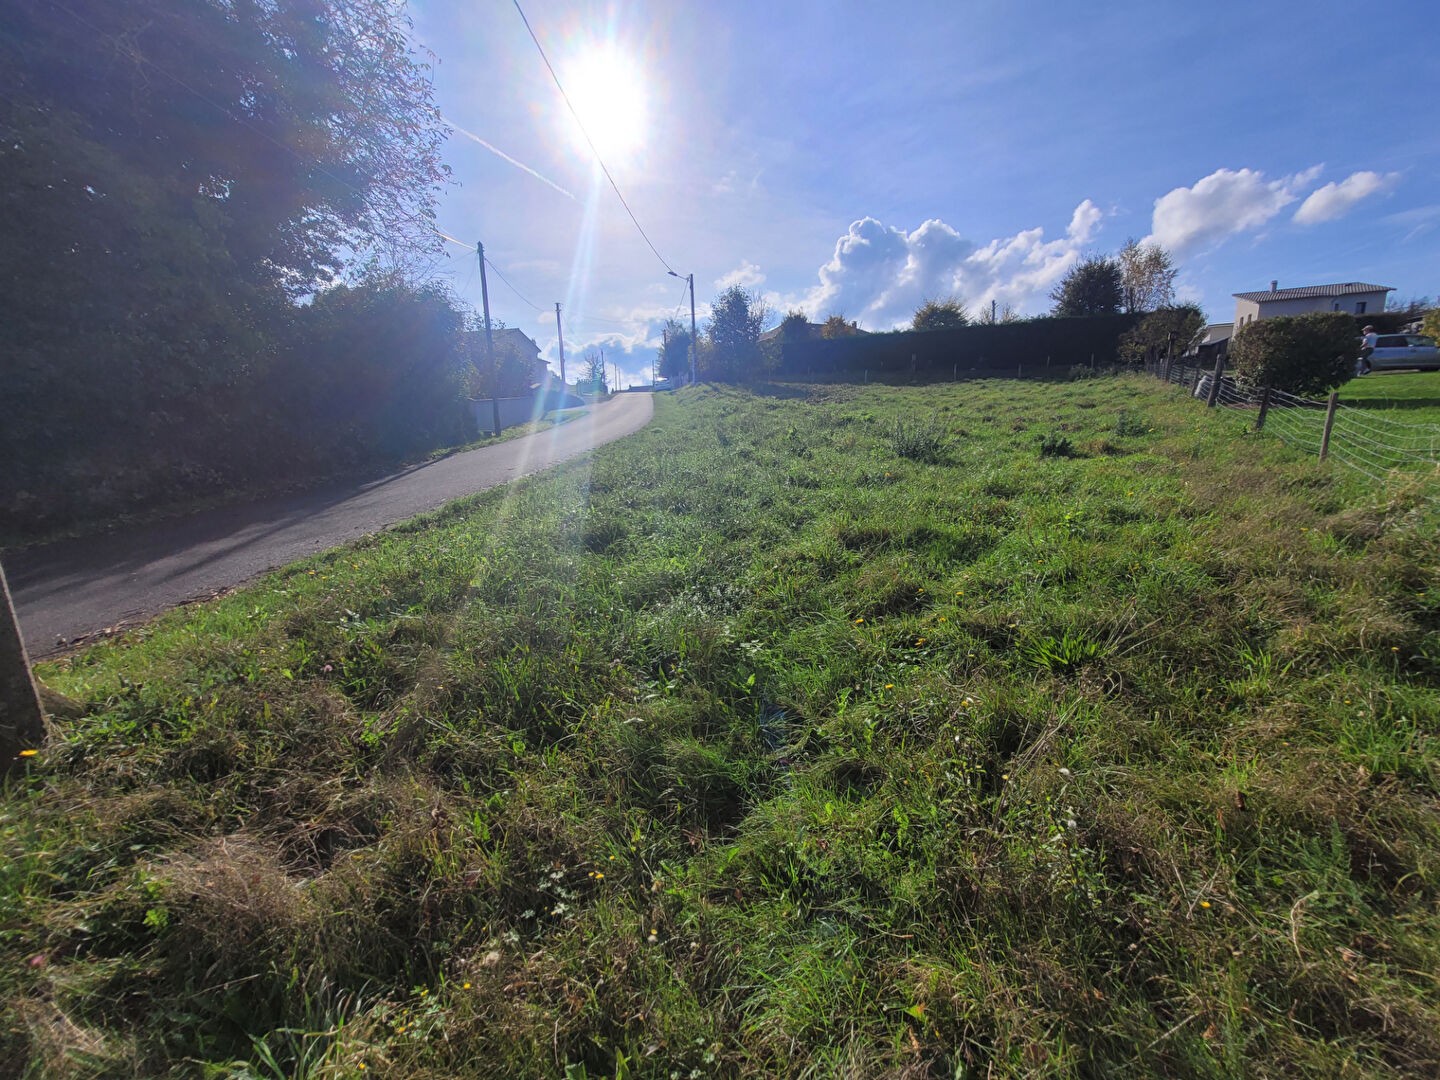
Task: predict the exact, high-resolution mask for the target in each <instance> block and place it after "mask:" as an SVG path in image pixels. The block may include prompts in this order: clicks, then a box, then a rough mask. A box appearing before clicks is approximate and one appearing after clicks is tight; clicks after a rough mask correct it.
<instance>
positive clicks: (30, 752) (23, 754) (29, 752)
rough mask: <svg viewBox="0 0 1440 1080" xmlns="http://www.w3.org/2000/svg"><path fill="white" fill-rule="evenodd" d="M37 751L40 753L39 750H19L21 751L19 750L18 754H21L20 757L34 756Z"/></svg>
mask: <svg viewBox="0 0 1440 1080" xmlns="http://www.w3.org/2000/svg"><path fill="white" fill-rule="evenodd" d="M38 753H40V751H39V750H21V751H20V756H21V757H34V756H35V755H36V754H38Z"/></svg>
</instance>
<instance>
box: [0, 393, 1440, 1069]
mask: <svg viewBox="0 0 1440 1080" xmlns="http://www.w3.org/2000/svg"><path fill="white" fill-rule="evenodd" d="M656 408H657V416H656V420H655V422H654V423H653V424H652V425H651V426H650V427H649V428H647V429H646V430H645V431H643V432H641V433H640V434H639V435H637V436H635V437H633V438H631V439H627V440H625V441H623V442H621V443H617V444H614V445H612V446H610V447H606V448H604V449H603V450H601V451H600V452H598V453H596V454H595V455H593V457H591V458H587V459H584V460H582V461H579V462H576V463H574V464H572V465H569V466H567V467H564V468H562V469H560V470H558V471H557V472H555V473H552V474H550V475H548V476H546V477H542V478H537V479H533V480H530V481H526V482H522V483H520V484H518V485H515V486H513V487H512V488H510V489H507V490H504V491H496V492H491V493H487V494H485V495H482V496H479V497H476V498H474V499H471V500H467V501H466V502H464V503H461V504H457V505H455V506H453V507H451V508H449V509H447V510H445V511H443V512H441V513H438V514H435V515H431V516H429V517H427V518H423V519H418V520H417V521H415V522H414V523H412V524H411V525H410V526H408V527H406V528H404V529H402V530H397V531H395V532H391V533H386V534H384V535H381V536H378V537H375V538H371V539H370V540H367V541H365V542H363V543H361V544H358V545H356V546H354V547H351V548H345V549H340V550H337V551H334V552H331V553H328V554H326V555H323V556H320V557H318V558H316V559H314V560H312V561H310V562H307V563H303V564H299V565H297V566H295V567H291V568H289V569H287V570H285V571H282V572H280V573H278V574H275V575H272V576H271V577H270V578H268V579H266V580H265V581H264V582H262V583H261V584H260V585H258V586H256V587H255V588H252V589H250V590H247V591H245V592H243V593H239V594H236V595H234V596H231V597H228V598H226V599H224V600H221V601H218V602H216V603H214V604H211V605H207V606H205V607H203V608H199V609H191V610H188V611H186V612H183V613H175V614H173V615H171V616H169V617H166V618H165V619H162V620H161V621H160V622H158V623H157V624H155V625H154V626H153V627H152V628H151V629H149V630H147V631H145V632H144V633H141V634H138V635H135V636H132V637H131V638H129V639H126V640H121V641H116V642H110V643H106V644H103V645H100V646H97V647H96V648H94V649H92V650H90V651H88V652H86V653H84V654H81V655H79V656H77V657H74V658H72V659H70V660H68V661H65V662H63V663H60V664H55V665H50V666H47V667H45V668H44V669H43V670H42V674H43V676H44V678H45V679H46V681H47V682H48V683H50V684H51V685H52V686H54V687H55V688H56V689H58V690H61V691H63V692H64V693H66V694H68V695H70V697H72V698H73V699H74V700H75V701H76V702H77V703H78V704H77V710H76V711H77V717H76V718H75V719H73V720H71V721H68V722H66V723H64V724H63V725H61V727H60V728H59V730H58V731H57V734H56V737H55V739H54V740H53V742H52V743H51V745H50V746H49V747H48V748H47V749H46V751H45V752H44V753H43V754H42V755H41V756H40V757H38V758H36V759H34V764H33V766H32V768H31V770H30V772H29V774H28V776H27V777H26V778H24V779H23V780H22V781H21V782H20V783H18V784H17V785H16V786H15V787H14V788H13V789H12V790H11V791H10V793H9V794H8V796H7V799H6V802H5V804H4V808H3V816H0V843H3V853H4V860H3V864H0V866H3V869H0V996H3V1000H4V1002H5V1005H4V1009H5V1012H4V1021H3V1026H0V1061H8V1062H13V1063H28V1068H29V1070H30V1072H31V1073H32V1074H33V1075H45V1076H52V1075H117V1074H134V1073H139V1074H144V1075H155V1074H162V1073H166V1072H174V1073H177V1074H186V1075H204V1074H207V1073H208V1074H210V1075H234V1076H251V1075H253V1076H275V1075H283V1076H313V1077H322V1076H323V1077H329V1076H359V1075H362V1074H364V1075H382V1074H383V1075H386V1076H413V1077H422V1076H423V1077H441V1076H456V1075H466V1076H472V1075H473V1076H495V1077H505V1076H557V1077H558V1076H566V1077H575V1076H590V1077H597V1076H629V1077H638V1076H646V1077H648V1076H655V1077H676V1076H679V1077H698V1076H712V1075H714V1076H755V1077H761V1076H776V1075H789V1076H800V1075H808V1076H836V1075H856V1076H864V1075H897V1076H899V1075H904V1076H944V1077H955V1076H1034V1075H1049V1076H1107V1077H1110V1076H1125V1075H1136V1076H1148V1075H1167V1076H1217V1077H1219V1076H1225V1077H1241V1076H1244V1077H1250V1076H1297V1075H1309V1076H1317V1077H1318V1076H1324V1077H1334V1076H1415V1077H1420V1076H1433V1075H1435V1073H1436V1071H1437V1069H1440V1004H1437V1002H1440V997H1437V995H1436V992H1435V991H1436V987H1435V975H1434V973H1435V972H1436V971H1437V970H1440V909H1437V900H1440V891H1437V884H1440V849H1437V840H1440V817H1437V814H1436V798H1437V785H1440V754H1437V745H1436V741H1435V739H1436V733H1437V729H1440V705H1437V686H1440V585H1437V575H1436V567H1437V565H1440V530H1437V525H1440V521H1437V515H1436V510H1435V503H1434V502H1432V501H1431V500H1430V499H1429V498H1428V497H1427V495H1428V493H1427V492H1425V491H1423V490H1422V489H1421V488H1420V487H1419V486H1417V484H1418V482H1416V481H1409V482H1407V484H1408V486H1403V487H1398V488H1395V487H1392V488H1388V489H1386V488H1382V487H1379V486H1366V485H1367V483H1368V482H1365V481H1364V478H1363V477H1359V476H1357V474H1354V473H1350V472H1346V471H1343V470H1335V469H1332V468H1328V467H1326V466H1324V465H1319V464H1317V463H1315V462H1313V461H1310V460H1305V459H1302V458H1301V457H1299V456H1298V455H1296V454H1294V453H1293V452H1292V451H1289V450H1287V449H1286V448H1285V447H1283V446H1282V445H1280V444H1278V443H1277V442H1276V441H1275V440H1273V439H1270V438H1267V437H1264V436H1252V435H1247V434H1245V431H1244V429H1245V426H1246V424H1247V423H1248V422H1249V420H1250V419H1251V418H1250V417H1248V416H1238V415H1236V414H1232V413H1228V412H1226V411H1224V410H1214V411H1206V410H1204V409H1203V408H1201V407H1199V406H1198V405H1197V404H1196V403H1194V402H1192V401H1190V400H1188V399H1186V398H1185V397H1183V396H1182V395H1179V394H1176V393H1174V392H1173V390H1172V389H1171V388H1167V387H1164V386H1162V385H1160V384H1157V383H1155V382H1154V381H1153V380H1148V379H1143V378H1128V379H1115V380H1109V379H1106V380H1089V381H1085V382H1080V383H1074V384H1065V385H1047V384H1037V383H1012V382H989V383H983V382H982V383H965V384H958V385H951V386H941V387H923V388H903V389H900V388H887V387H878V386H875V387H865V388H860V387H826V388H823V389H814V390H810V391H807V390H805V389H804V388H783V389H780V390H777V391H775V392H774V393H771V394H768V395H756V394H750V393H746V392H741V391H730V390H713V389H703V390H699V391H687V392H684V393H683V394H681V395H678V396H676V397H671V396H666V397H663V398H660V399H659V400H657V402H656Z"/></svg>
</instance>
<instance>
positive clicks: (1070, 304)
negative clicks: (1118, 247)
mask: <svg viewBox="0 0 1440 1080" xmlns="http://www.w3.org/2000/svg"><path fill="white" fill-rule="evenodd" d="M1050 299H1051V300H1054V301H1055V307H1054V309H1053V314H1055V315H1059V316H1062V317H1065V316H1070V317H1073V316H1077V315H1114V314H1116V313H1117V312H1118V311H1119V310H1120V304H1121V302H1122V300H1123V292H1122V289H1121V277H1120V263H1119V262H1118V261H1117V260H1115V259H1109V258H1106V257H1105V256H1103V255H1091V256H1089V257H1088V258H1084V259H1081V260H1080V261H1079V262H1078V263H1076V264H1075V265H1074V266H1072V267H1071V268H1070V270H1069V272H1068V273H1066V275H1065V276H1064V277H1063V278H1061V279H1060V284H1058V285H1056V286H1055V288H1054V289H1053V290H1052V291H1051V293H1050Z"/></svg>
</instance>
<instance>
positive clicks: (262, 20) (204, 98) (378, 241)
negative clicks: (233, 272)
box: [0, 0, 448, 294]
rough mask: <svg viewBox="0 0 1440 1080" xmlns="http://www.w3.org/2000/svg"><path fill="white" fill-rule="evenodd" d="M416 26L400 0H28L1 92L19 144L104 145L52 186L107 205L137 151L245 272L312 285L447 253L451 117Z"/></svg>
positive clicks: (138, 168)
mask: <svg viewBox="0 0 1440 1080" xmlns="http://www.w3.org/2000/svg"><path fill="white" fill-rule="evenodd" d="M410 29H411V24H410V20H409V19H408V17H407V16H406V15H405V13H404V8H403V4H401V3H400V2H398V0H309V2H306V3H286V2H281V0H252V2H248V3H230V2H226V0H190V2H187V3H184V4H176V3H173V2H172V0H127V2H126V3H123V4H116V3H111V2H109V0H72V2H70V3H67V4H64V5H57V4H51V3H48V2H46V0H14V2H13V3H11V4H9V5H7V15H6V20H5V24H4V30H3V32H0V58H3V60H4V62H3V63H0V71H3V72H4V73H5V74H0V101H4V103H5V104H4V107H3V108H4V112H5V114H6V115H5V120H6V123H7V127H9V126H10V125H15V126H16V127H18V128H19V129H20V130H21V131H22V132H23V133H24V137H22V148H21V150H20V151H19V156H20V157H22V158H23V157H24V156H26V155H27V154H29V153H33V152H34V151H35V148H34V147H33V144H31V143H30V141H29V139H30V138H31V137H33V136H35V135H39V134H42V133H44V134H49V135H52V136H54V135H57V134H62V133H63V135H64V137H66V138H67V139H74V140H76V141H78V142H80V143H83V144H86V145H88V146H89V147H90V148H91V154H90V165H91V167H90V168H88V169H85V168H78V167H77V162H75V161H74V160H73V159H72V160H71V161H69V162H68V163H61V162H55V163H53V165H52V167H51V172H52V176H51V179H52V181H53V182H54V183H57V184H68V185H72V186H74V187H75V188H80V187H81V186H82V185H84V186H88V188H89V189H90V190H91V191H92V192H93V195H94V198H95V200H96V201H103V200H104V198H105V197H106V196H107V194H108V193H109V191H110V180H111V178H112V174H113V172H114V169H113V167H111V166H112V165H113V164H114V162H119V163H123V166H124V167H125V169H126V170H129V171H133V172H135V173H138V174H140V175H143V176H144V177H145V178H146V180H147V182H148V184H149V186H150V187H151V188H152V189H153V190H154V191H155V192H156V194H157V198H158V199H160V200H161V201H163V202H165V203H167V204H168V208H169V210H170V212H173V213H177V214H182V215H184V216H185V217H186V218H189V219H191V220H196V219H198V220H199V221H200V222H201V223H202V224H203V227H205V228H206V229H207V230H210V231H213V232H215V233H217V234H219V236H220V237H221V238H222V242H223V246H224V248H225V249H226V250H227V251H228V252H229V254H230V256H231V258H232V259H233V260H234V262H235V265H236V267H237V269H239V270H240V271H241V272H243V273H244V274H246V275H248V276H250V277H252V278H254V279H256V280H260V281H264V282H267V283H273V282H278V283H280V284H283V285H284V286H285V287H286V288H287V289H289V290H290V291H291V292H292V293H297V294H298V293H304V292H308V291H309V290H310V289H311V288H312V287H313V286H314V284H315V283H316V282H317V281H323V280H326V279H328V278H330V277H333V276H334V275H335V274H337V273H338V272H339V271H340V269H341V267H342V266H343V264H344V261H345V259H346V257H347V254H348V253H359V254H360V255H361V256H364V257H370V258H374V259H378V260H381V261H385V260H387V259H391V258H394V257H399V258H404V257H405V254H406V252H407V250H408V251H409V252H411V253H414V252H433V251H436V250H438V249H439V244H440V240H439V237H438V236H437V235H436V232H435V229H434V227H433V225H432V220H433V216H434V202H435V193H436V191H437V190H438V188H439V186H440V185H441V184H442V183H443V182H444V181H445V179H446V176H447V175H448V171H447V170H446V168H445V167H444V166H443V165H441V163H440V156H439V152H440V146H441V145H442V144H443V142H444V140H445V127H444V125H443V122H442V121H441V119H440V115H439V112H438V110H437V109H436V108H435V105H434V103H433V100H432V89H431V84H430V80H429V65H428V63H426V60H428V56H420V57H417V56H416V55H415V54H414V53H413V52H412V51H411V49H410V45H409V38H408V35H409V32H410ZM7 141H8V139H7ZM107 157H108V158H111V159H113V160H112V161H111V162H109V163H107V162H106V161H105V158H107ZM77 224H78V223H77ZM77 261H78V260H77Z"/></svg>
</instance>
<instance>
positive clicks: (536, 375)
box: [481, 326, 550, 383]
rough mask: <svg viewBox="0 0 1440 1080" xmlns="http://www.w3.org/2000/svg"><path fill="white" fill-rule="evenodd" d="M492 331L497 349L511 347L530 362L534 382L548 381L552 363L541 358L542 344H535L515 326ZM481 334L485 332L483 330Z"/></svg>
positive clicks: (531, 376) (531, 379) (531, 378)
mask: <svg viewBox="0 0 1440 1080" xmlns="http://www.w3.org/2000/svg"><path fill="white" fill-rule="evenodd" d="M491 333H492V334H493V336H494V338H495V349H496V351H499V350H500V349H501V348H509V349H511V350H512V351H514V353H515V354H516V355H517V356H520V357H522V358H523V359H524V360H526V361H527V362H528V363H529V365H530V381H531V382H532V383H543V382H546V381H547V379H548V377H549V375H550V365H549V364H547V363H546V362H545V361H544V360H542V359H541V358H540V346H539V345H537V344H535V341H534V339H533V338H531V337H530V335H528V334H526V333H525V332H524V331H523V330H517V329H515V327H513V326H507V327H505V328H504V329H503V330H494V331H491ZM481 334H482V335H483V334H484V331H483V330H482V331H481Z"/></svg>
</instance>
